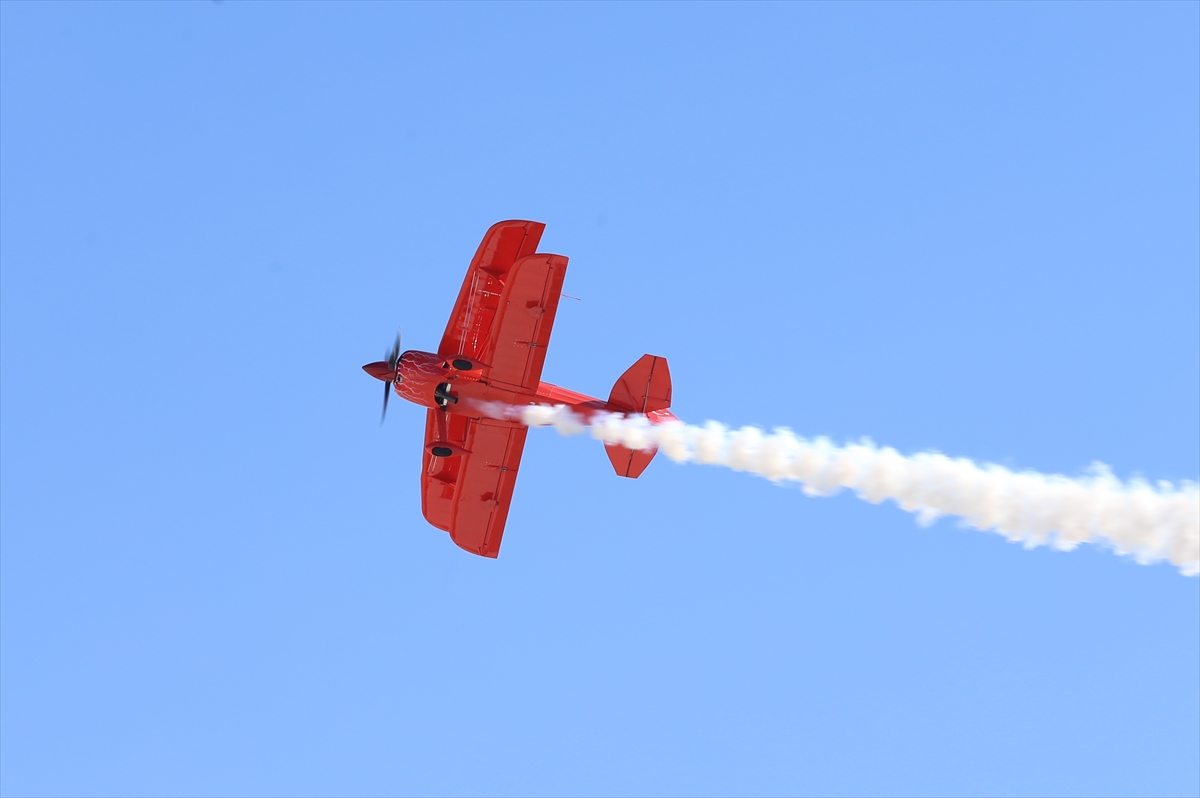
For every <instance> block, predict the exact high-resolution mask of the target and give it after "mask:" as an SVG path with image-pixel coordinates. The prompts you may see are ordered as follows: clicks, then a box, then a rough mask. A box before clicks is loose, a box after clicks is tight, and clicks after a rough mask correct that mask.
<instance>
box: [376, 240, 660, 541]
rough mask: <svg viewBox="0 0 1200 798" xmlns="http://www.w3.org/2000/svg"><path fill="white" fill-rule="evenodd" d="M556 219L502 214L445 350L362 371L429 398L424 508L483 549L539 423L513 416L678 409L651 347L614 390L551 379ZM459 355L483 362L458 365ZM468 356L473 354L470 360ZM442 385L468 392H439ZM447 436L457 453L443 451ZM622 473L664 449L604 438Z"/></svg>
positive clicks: (470, 274)
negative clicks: (545, 241)
mask: <svg viewBox="0 0 1200 798" xmlns="http://www.w3.org/2000/svg"><path fill="white" fill-rule="evenodd" d="M543 230H545V225H543V224H540V223H538V222H526V221H510V222H500V223H498V224H495V225H492V227H491V229H489V230H488V231H487V234H486V235H485V236H484V237H483V241H482V242H481V243H480V245H479V249H478V250H476V252H475V257H474V259H472V261H471V265H470V267H469V268H468V269H467V275H466V278H465V279H464V280H463V285H462V288H461V289H460V290H459V293H458V300H457V301H456V302H455V303H454V308H453V310H452V311H451V313H450V320H449V322H448V323H447V324H446V332H445V334H444V335H443V336H442V341H441V344H440V345H439V346H438V351H437V353H436V354H434V353H432V352H418V351H414V350H410V351H408V352H405V353H403V355H401V357H400V362H399V364H398V365H397V368H396V373H395V374H394V375H393V374H392V372H391V370H390V369H389V368H388V364H387V363H386V362H382V363H380V362H376V363H368V364H367V365H365V366H363V370H364V371H366V372H367V373H368V374H370V375H371V376H373V377H375V378H376V379H380V380H385V381H388V380H391V379H392V377H393V376H395V377H396V378H397V380H396V381H395V386H394V387H395V391H396V395H398V396H399V397H400V398H402V399H407V400H408V401H410V402H413V403H414V404H418V405H422V406H424V407H427V408H429V411H428V412H427V413H426V419H425V450H424V454H423V460H422V468H421V511H422V512H423V513H424V515H425V518H426V520H428V521H429V523H431V524H433V525H434V526H435V527H437V528H439V529H443V530H445V531H447V532H449V533H450V537H451V539H453V540H454V542H455V543H456V544H458V545H459V546H461V547H462V548H464V549H466V550H467V551H470V552H472V553H474V554H479V555H482V556H484V557H496V556H497V555H498V554H499V553H500V541H501V539H502V538H503V536H504V525H505V522H506V521H507V519H508V508H509V505H510V504H511V501H512V495H513V489H514V487H515V486H516V482H517V474H518V472H519V469H520V465H521V452H522V450H523V449H524V447H525V435H526V433H527V432H528V428H527V427H526V426H525V425H524V424H521V423H519V422H518V421H516V420H513V419H514V418H519V413H520V409H521V408H523V407H525V406H528V405H531V404H546V405H556V404H565V405H568V406H569V407H571V408H572V409H573V410H574V411H575V412H576V413H578V414H580V415H582V416H584V417H586V418H590V417H591V416H592V415H593V414H595V413H597V412H614V413H625V414H638V413H640V414H644V415H645V416H646V417H647V419H648V420H649V421H650V423H652V424H658V423H661V422H663V421H665V420H668V419H673V418H674V416H673V415H672V414H671V412H670V411H669V410H667V408H668V407H670V405H671V373H670V371H669V370H668V368H667V361H666V359H665V358H661V357H656V356H654V355H645V356H643V357H642V358H641V359H640V360H638V362H637V363H635V364H634V365H633V366H631V367H630V368H629V369H628V370H627V371H626V372H625V373H624V374H622V375H621V377H620V378H619V379H618V380H617V383H616V385H614V386H613V390H612V393H611V394H610V395H609V398H608V401H607V402H605V401H601V400H600V399H597V398H595V397H593V396H588V395H586V394H582V393H578V392H576V391H572V390H569V389H567V388H560V387H558V386H556V385H551V384H550V383H546V382H542V381H541V374H542V364H543V363H544V362H545V360H546V349H547V348H548V346H549V344H550V333H551V331H552V329H553V327H554V316H555V313H556V312H557V311H558V302H559V298H560V296H561V294H562V284H563V278H564V277H565V276H566V273H567V258H566V257H564V256H562V255H548V254H542V253H537V252H536V249H537V245H538V242H539V241H540V240H541V237H542V231H543ZM455 360H466V361H470V364H471V366H472V368H470V369H459V368H455V366H454V361H455ZM460 365H464V364H461V363H460ZM439 385H446V386H449V393H450V395H451V396H452V397H454V398H456V399H457V400H458V401H457V402H453V401H450V402H446V403H445V406H444V407H443V406H442V404H441V403H440V402H439V401H438V398H437V390H438V386H439ZM438 447H445V448H447V449H450V450H451V451H452V454H451V455H450V456H448V457H436V456H434V455H433V452H432V450H433V449H434V448H438ZM605 449H606V451H607V453H608V457H609V460H611V461H612V464H613V468H614V469H615V470H616V472H617V473H618V474H619V475H621V476H625V477H634V478H636V477H637V476H639V475H640V474H641V473H642V471H644V470H645V469H646V466H647V465H649V464H650V461H651V460H652V459H653V458H654V455H655V451H631V450H629V449H626V448H625V447H623V446H615V445H609V446H606V447H605Z"/></svg>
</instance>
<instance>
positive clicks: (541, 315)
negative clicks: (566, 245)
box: [484, 255, 567, 391]
mask: <svg viewBox="0 0 1200 798" xmlns="http://www.w3.org/2000/svg"><path fill="white" fill-rule="evenodd" d="M566 275H567V259H566V258H565V257H564V256H562V255H527V256H526V257H524V258H521V259H520V260H518V261H517V262H516V263H515V264H514V265H513V267H512V269H510V270H509V272H508V277H507V278H506V280H505V283H504V293H502V294H501V295H500V304H499V306H498V308H497V309H496V318H495V320H494V321H493V322H492V335H491V351H489V352H488V354H487V357H485V358H484V362H485V363H489V364H490V365H491V367H492V368H491V370H490V371H489V372H488V375H487V378H488V381H489V382H493V383H502V384H506V385H507V386H509V387H513V388H525V389H526V390H530V391H534V390H537V386H538V382H539V380H541V377H542V365H543V364H544V363H545V362H546V347H547V346H549V344H550V331H551V330H552V329H553V328H554V316H555V314H556V313H557V312H558V300H559V296H560V294H561V293H562V284H563V278H564V277H566Z"/></svg>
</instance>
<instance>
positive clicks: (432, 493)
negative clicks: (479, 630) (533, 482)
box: [421, 410, 529, 557]
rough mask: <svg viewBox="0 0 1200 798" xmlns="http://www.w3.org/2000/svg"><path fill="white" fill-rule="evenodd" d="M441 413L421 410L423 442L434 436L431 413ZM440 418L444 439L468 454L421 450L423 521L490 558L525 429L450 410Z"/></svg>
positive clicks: (514, 479) (497, 550)
mask: <svg viewBox="0 0 1200 798" xmlns="http://www.w3.org/2000/svg"><path fill="white" fill-rule="evenodd" d="M441 412H444V411H441V410H429V411H428V413H427V414H426V419H425V442H426V443H429V442H430V441H433V440H436V439H437V436H438V429H437V416H436V414H437V413H441ZM446 422H447V425H448V433H449V434H448V437H449V439H450V440H451V441H452V442H454V443H457V444H459V445H460V446H462V447H463V448H464V449H467V450H468V451H469V452H470V454H462V455H458V456H456V457H434V456H433V455H432V454H430V453H429V450H428V449H426V450H425V459H424V463H423V466H424V467H423V468H422V470H421V511H422V512H423V513H424V514H425V518H426V520H428V521H429V523H431V524H433V525H434V526H436V527H438V528H439V529H444V530H446V531H447V532H449V533H450V537H451V539H452V540H453V541H454V542H455V543H457V544H458V545H459V546H461V547H462V548H464V549H466V550H467V551H469V552H472V553H474V554H480V555H483V556H484V557H496V556H497V555H498V554H499V553H500V539H501V538H502V537H503V535H504V522H505V521H507V520H508V506H509V504H510V502H511V501H512V493H513V487H514V486H515V485H516V483H517V469H518V467H519V466H520V464H521V452H522V450H523V449H524V448H525V434H526V433H527V432H528V431H529V428H528V427H525V426H524V425H522V424H516V423H513V422H510V421H496V420H493V419H489V418H467V417H465V416H461V415H458V414H455V413H448V414H447V419H446Z"/></svg>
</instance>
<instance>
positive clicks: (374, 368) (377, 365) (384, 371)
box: [363, 360, 396, 382]
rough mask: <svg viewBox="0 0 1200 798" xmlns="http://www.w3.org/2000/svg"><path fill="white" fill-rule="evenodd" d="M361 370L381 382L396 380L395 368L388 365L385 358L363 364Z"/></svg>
mask: <svg viewBox="0 0 1200 798" xmlns="http://www.w3.org/2000/svg"><path fill="white" fill-rule="evenodd" d="M363 371H365V372H367V373H368V374H370V375H371V376H372V377H374V378H375V379H377V380H382V381H383V382H395V381H396V370H395V369H394V368H392V367H391V366H389V365H388V362H387V361H386V360H377V361H375V362H374V363H368V364H367V365H365V366H363Z"/></svg>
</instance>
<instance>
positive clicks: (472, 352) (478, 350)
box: [438, 220, 546, 363]
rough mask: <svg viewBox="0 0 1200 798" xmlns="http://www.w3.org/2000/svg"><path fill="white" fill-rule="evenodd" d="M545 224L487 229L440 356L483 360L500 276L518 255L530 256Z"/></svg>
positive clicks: (500, 289) (521, 223)
mask: <svg viewBox="0 0 1200 798" xmlns="http://www.w3.org/2000/svg"><path fill="white" fill-rule="evenodd" d="M545 229H546V225H544V224H542V223H540V222H525V221H519V220H518V221H509V222H497V223H496V224H494V225H492V226H491V228H489V229H488V231H487V233H486V234H485V235H484V236H483V241H481V242H480V244H479V249H478V250H476V251H475V257H474V258H472V260H471V265H470V267H469V268H468V269H467V276H466V278H464V279H463V284H462V288H461V289H460V290H459V292H458V300H457V301H456V302H455V303H454V310H453V311H452V312H451V314H450V320H449V321H448V322H447V323H446V332H445V334H444V335H443V336H442V343H441V344H440V345H439V346H438V354H439V355H442V356H443V357H449V356H451V355H466V356H467V357H470V358H474V359H475V360H478V361H482V362H484V363H490V362H491V361H490V360H488V359H487V357H485V355H486V354H487V353H488V350H489V349H490V344H491V333H492V322H493V321H494V320H495V316H496V310H497V309H498V308H499V307H500V295H501V293H502V292H503V290H504V279H505V277H507V276H508V273H509V270H510V269H512V266H513V264H514V263H516V262H517V259H518V258H522V257H524V256H526V255H532V254H533V253H534V252H536V251H537V246H538V243H539V242H540V241H541V240H542V231H543V230H545Z"/></svg>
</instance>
